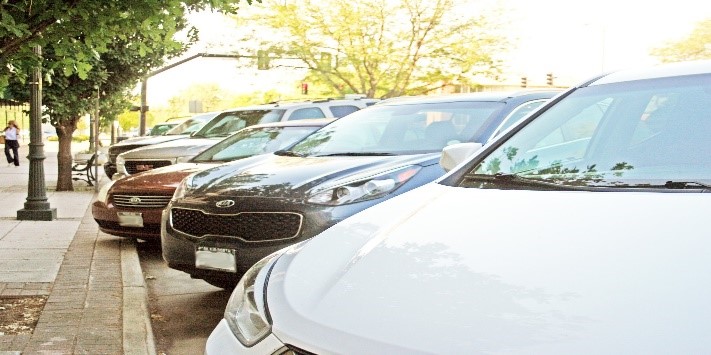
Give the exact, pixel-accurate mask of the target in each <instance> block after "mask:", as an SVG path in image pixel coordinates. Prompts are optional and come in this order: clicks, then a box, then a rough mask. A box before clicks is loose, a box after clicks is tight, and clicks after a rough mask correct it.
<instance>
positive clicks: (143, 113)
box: [138, 52, 268, 136]
mask: <svg viewBox="0 0 711 355" xmlns="http://www.w3.org/2000/svg"><path fill="white" fill-rule="evenodd" d="M265 53H266V52H265ZM200 57H202V58H255V56H249V55H237V54H210V53H198V54H195V55H193V56H190V57H188V58H185V59H183V60H179V61H177V62H175V63H173V64H170V65H167V66H165V67H162V68H160V69H157V70H154V71H152V72H150V73H148V75H146V77H144V78H143V80H141V107H139V108H138V110H139V111H140V112H141V116H140V122H139V128H138V134H139V135H141V136H144V135H146V112H147V111H148V102H147V99H146V91H148V78H150V77H152V76H154V75H157V74H160V73H162V72H164V71H166V70H168V69H172V68H175V67H177V66H178V65H181V64H183V63H185V62H188V61H191V60H193V59H195V58H200ZM266 65H267V66H268V62H267V64H266Z"/></svg>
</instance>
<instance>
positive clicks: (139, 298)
mask: <svg viewBox="0 0 711 355" xmlns="http://www.w3.org/2000/svg"><path fill="white" fill-rule="evenodd" d="M121 275H122V276H121V278H122V282H123V310H122V313H123V317H122V318H123V353H124V354H127V355H130V354H136V355H143V354H148V355H155V354H156V345H155V340H154V338H153V328H152V326H151V317H150V312H149V310H148V291H147V289H146V283H145V281H144V279H143V271H142V269H141V264H140V262H139V260H138V252H137V251H136V241H135V240H133V239H130V238H126V239H122V240H121Z"/></svg>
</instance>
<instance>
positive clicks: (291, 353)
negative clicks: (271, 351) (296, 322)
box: [275, 344, 316, 355]
mask: <svg viewBox="0 0 711 355" xmlns="http://www.w3.org/2000/svg"><path fill="white" fill-rule="evenodd" d="M275 354H277V355H316V353H312V352H309V351H306V350H304V349H301V348H297V347H295V346H293V345H290V344H286V346H285V347H284V348H281V349H279V350H277V351H276V352H275Z"/></svg>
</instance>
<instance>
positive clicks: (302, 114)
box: [289, 107, 326, 121]
mask: <svg viewBox="0 0 711 355" xmlns="http://www.w3.org/2000/svg"><path fill="white" fill-rule="evenodd" d="M307 118H326V115H324V114H323V111H321V109H320V108H318V107H307V108H300V109H296V110H294V112H293V113H292V114H291V116H289V120H290V121H294V120H304V119H307Z"/></svg>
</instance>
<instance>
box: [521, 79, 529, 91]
mask: <svg viewBox="0 0 711 355" xmlns="http://www.w3.org/2000/svg"><path fill="white" fill-rule="evenodd" d="M521 87H522V88H525V87H528V78H527V77H525V76H522V77H521Z"/></svg>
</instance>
